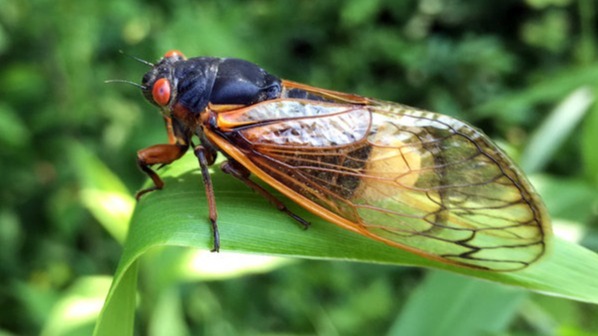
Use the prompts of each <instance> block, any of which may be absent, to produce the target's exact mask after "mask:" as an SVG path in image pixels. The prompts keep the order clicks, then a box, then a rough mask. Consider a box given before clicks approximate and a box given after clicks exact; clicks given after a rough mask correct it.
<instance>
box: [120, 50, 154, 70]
mask: <svg viewBox="0 0 598 336" xmlns="http://www.w3.org/2000/svg"><path fill="white" fill-rule="evenodd" d="M118 52H119V53H121V55H124V56H127V57H128V58H130V59H133V60H135V61H137V62H139V63H143V64H145V65H147V66H150V67H154V63H152V62H148V61H146V60H144V59H142V58H139V57H136V56H133V55H129V54H127V53H125V52H124V51H122V50H119V51H118Z"/></svg>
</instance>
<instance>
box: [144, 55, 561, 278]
mask: <svg viewBox="0 0 598 336" xmlns="http://www.w3.org/2000/svg"><path fill="white" fill-rule="evenodd" d="M140 61H142V60H140ZM142 62H144V63H146V64H148V65H149V66H151V69H150V70H149V71H148V72H147V73H146V74H145V75H144V77H143V80H142V83H141V85H137V86H139V87H140V88H141V89H142V91H143V94H144V96H145V98H146V99H147V100H148V101H149V102H151V103H152V104H154V105H156V106H157V107H159V108H160V110H161V112H162V116H163V117H164V120H165V122H166V128H167V131H168V136H169V143H168V144H159V145H154V146H151V147H148V148H145V149H143V150H140V151H139V152H138V156H137V163H138V165H139V167H140V168H141V170H142V171H143V172H145V173H146V174H147V175H148V176H149V177H150V178H151V179H152V180H153V183H154V185H153V186H152V187H151V188H148V189H145V190H141V191H139V192H138V193H137V198H138V199H139V197H141V196H142V195H143V194H145V193H147V192H150V191H153V190H158V189H162V187H163V185H164V183H163V181H162V180H161V178H160V177H159V176H158V174H157V173H156V172H155V171H154V170H153V169H152V166H153V165H157V164H160V165H166V164H170V163H171V162H173V161H175V160H177V159H179V158H180V157H181V156H183V154H184V153H185V152H186V151H187V150H188V149H189V148H190V147H191V148H193V151H194V153H195V155H196V157H197V159H198V161H199V167H200V169H201V173H202V179H203V183H204V185H205V191H206V194H207V200H208V207H209V218H210V222H211V225H212V230H213V238H214V249H213V251H218V250H219V248H220V238H219V234H218V225H217V211H216V202H215V197H214V192H213V186H212V182H211V179H210V174H209V172H208V167H209V166H210V165H212V164H213V163H214V162H215V160H216V156H217V153H218V152H220V153H222V154H224V155H225V156H226V158H227V161H225V162H224V163H223V164H222V166H221V168H222V170H223V171H224V172H225V173H227V174H230V175H232V176H233V177H235V178H237V179H239V180H240V181H242V182H243V183H245V184H246V185H247V186H249V187H250V188H251V189H253V190H255V191H257V192H258V193H259V194H261V195H262V196H264V197H265V198H267V199H268V200H269V201H270V202H271V203H273V204H274V205H275V206H276V207H277V208H278V209H279V210H281V211H284V212H286V213H287V214H288V215H290V216H291V217H292V218H293V219H295V220H296V221H297V222H299V223H300V224H301V225H303V226H305V227H307V226H308V225H309V223H307V222H306V221H305V220H303V219H302V218H301V217H299V216H297V215H295V214H294V213H292V212H290V211H289V210H288V209H287V208H286V207H285V205H284V204H283V203H282V202H281V201H279V200H278V199H277V198H275V197H274V196H273V195H271V194H270V193H269V192H268V191H267V189H264V188H263V187H262V186H261V185H260V184H258V183H256V182H254V181H253V180H252V179H250V175H255V176H257V177H258V178H259V179H261V180H262V181H264V182H265V183H267V184H269V185H270V186H272V187H273V188H274V189H276V190H278V191H279V192H281V193H282V194H284V195H285V196H287V197H288V198H290V199H291V200H293V201H295V202H296V203H298V204H300V205H301V206H303V207H304V208H305V209H307V210H309V211H311V212H312V213H314V214H316V215H318V216H320V217H321V218H323V219H325V220H327V221H329V222H332V223H334V224H337V225H339V226H341V227H343V228H345V229H348V230H351V231H353V232H356V233H358V234H361V235H364V236H367V237H369V238H373V239H375V240H378V241H381V242H384V243H386V244H388V245H391V246H393V247H397V248H401V249H404V250H407V251H410V252H413V253H416V254H419V255H421V256H424V257H427V258H430V259H434V260H437V261H441V262H444V263H449V264H455V265H460V266H463V267H469V268H476V269H483V270H489V271H513V270H519V269H522V268H525V267H527V266H529V265H530V264H532V263H534V262H536V261H537V260H538V259H539V258H540V257H542V256H543V255H544V254H545V253H546V251H547V248H548V245H549V239H550V236H551V228H550V220H549V218H548V215H547V211H546V209H545V207H544V205H543V203H542V201H541V199H540V198H539V196H538V195H537V194H536V192H535V191H534V189H533V187H532V186H531V185H530V183H529V182H528V181H527V179H526V177H525V176H524V175H523V173H521V172H520V171H519V170H518V168H517V167H516V166H515V164H514V163H513V162H512V161H511V160H510V159H509V158H508V157H507V156H506V155H505V154H504V153H503V152H502V151H501V150H500V149H499V148H498V147H497V146H496V145H494V144H493V143H492V141H491V140H490V139H488V137H486V136H485V135H484V134H483V133H482V132H481V131H479V130H476V129H475V128H473V127H472V126H470V125H468V124H467V123H464V122H462V121H459V120H456V119H453V118H451V117H448V116H445V115H442V114H436V113H432V112H427V111H423V110H418V109H415V108H411V107H408V106H404V105H401V104H397V103H390V102H385V101H380V100H375V99H370V98H365V97H361V96H357V95H353V94H346V93H341V92H335V91H330V90H324V89H320V88H316V87H312V86H308V85H304V84H300V83H295V82H291V81H287V80H281V79H279V78H277V77H276V76H273V75H271V74H269V73H268V72H266V71H265V70H263V69H262V68H260V67H258V66H257V65H255V64H253V63H250V62H247V61H243V60H239V59H231V58H212V57H197V58H190V59H186V58H185V57H184V56H183V54H182V53H180V52H179V51H170V52H168V53H166V54H165V56H164V57H163V58H161V59H160V60H159V62H158V63H157V64H151V63H149V62H146V61H142ZM193 137H197V139H199V143H198V144H197V145H195V144H194V143H193V142H192V138H193Z"/></svg>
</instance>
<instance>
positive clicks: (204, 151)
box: [193, 145, 220, 252]
mask: <svg viewBox="0 0 598 336" xmlns="http://www.w3.org/2000/svg"><path fill="white" fill-rule="evenodd" d="M193 152H194V153H195V156H196V157H197V160H198V161H199V167H200V169H201V177H202V179H203V185H204V186H205V188H206V197H207V199H208V210H209V216H210V222H211V223H212V233H213V234H214V248H212V252H218V251H220V234H219V233H218V224H217V223H216V220H217V219H218V212H217V210H216V198H215V197H214V187H213V185H212V179H211V178H210V172H209V171H208V167H209V166H210V165H212V164H213V163H214V161H215V160H216V155H215V154H216V153H215V152H214V150H213V149H211V148H209V147H204V146H202V145H199V146H195V148H194V149H193Z"/></svg>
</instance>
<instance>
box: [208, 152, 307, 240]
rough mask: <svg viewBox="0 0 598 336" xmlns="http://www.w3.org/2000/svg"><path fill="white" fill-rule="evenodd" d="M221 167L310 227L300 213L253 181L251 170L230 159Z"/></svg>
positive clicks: (300, 222) (281, 209)
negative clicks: (293, 210) (250, 175)
mask: <svg viewBox="0 0 598 336" xmlns="http://www.w3.org/2000/svg"><path fill="white" fill-rule="evenodd" d="M220 169H222V171H223V172H224V173H226V174H230V175H232V176H234V177H235V178H237V179H238V180H240V181H241V182H243V183H245V185H246V186H248V187H249V188H251V189H253V190H254V191H255V192H257V193H258V194H260V195H262V197H264V198H266V199H267V200H268V201H269V202H270V203H272V204H273V205H274V206H275V207H276V208H277V209H278V210H280V211H282V212H284V213H286V214H287V215H289V216H290V217H291V218H293V219H294V220H296V221H297V222H299V224H301V226H303V229H304V230H306V229H307V228H309V225H310V223H309V222H308V221H306V220H305V219H303V218H301V217H299V216H298V215H296V214H294V213H293V212H291V211H290V210H289V209H288V208H287V207H286V206H285V205H284V204H283V203H282V202H281V201H280V200H279V199H278V198H276V197H275V196H274V195H272V194H271V193H270V192H269V191H268V190H266V189H264V188H263V187H262V186H260V185H259V184H257V183H255V182H253V181H252V180H250V179H249V174H250V173H249V171H248V170H247V169H245V167H243V166H241V165H240V164H238V163H237V162H236V161H233V160H228V161H225V162H223V163H222V165H221V166H220Z"/></svg>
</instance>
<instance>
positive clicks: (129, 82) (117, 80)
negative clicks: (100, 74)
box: [104, 79, 147, 90]
mask: <svg viewBox="0 0 598 336" xmlns="http://www.w3.org/2000/svg"><path fill="white" fill-rule="evenodd" d="M104 83H124V84H129V85H133V86H135V87H138V88H140V89H141V90H147V86H145V85H141V84H138V83H135V82H132V81H130V80H126V79H108V80H105V81H104Z"/></svg>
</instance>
